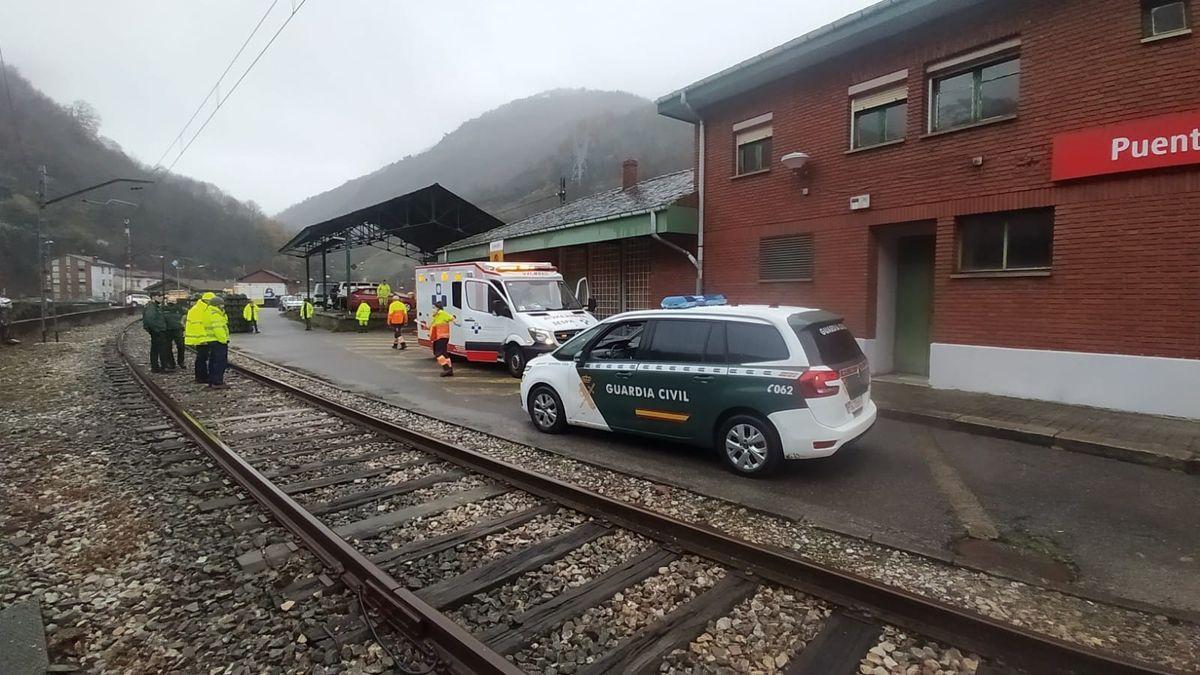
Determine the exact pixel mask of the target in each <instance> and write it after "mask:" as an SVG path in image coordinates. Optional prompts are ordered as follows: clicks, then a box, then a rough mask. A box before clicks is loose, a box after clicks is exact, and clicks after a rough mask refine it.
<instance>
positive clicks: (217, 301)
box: [204, 295, 229, 389]
mask: <svg viewBox="0 0 1200 675" xmlns="http://www.w3.org/2000/svg"><path fill="white" fill-rule="evenodd" d="M204 318H205V328H206V329H207V331H208V338H209V343H208V387H209V389H225V388H227V387H228V386H229V385H227V384H225V367H226V366H227V365H228V364H229V317H228V316H226V314H225V298H222V297H221V296H219V295H218V296H215V297H213V298H212V299H211V300H209V301H208V311H207V312H206V313H205V315H204Z"/></svg>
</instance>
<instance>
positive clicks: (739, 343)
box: [725, 321, 790, 363]
mask: <svg viewBox="0 0 1200 675" xmlns="http://www.w3.org/2000/svg"><path fill="white" fill-rule="evenodd" d="M725 331H726V332H725V336H726V337H725V340H726V345H727V346H726V350H725V351H726V359H727V361H728V362H729V363H756V362H759V361H782V360H784V359H786V358H788V357H789V356H790V354H789V353H788V348H787V343H786V342H784V341H783V336H781V335H780V334H779V329H778V328H776V327H775V326H772V325H770V324H764V323H744V322H741V321H730V322H728V323H726V325H725Z"/></svg>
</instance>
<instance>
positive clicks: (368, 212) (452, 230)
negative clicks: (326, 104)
mask: <svg viewBox="0 0 1200 675" xmlns="http://www.w3.org/2000/svg"><path fill="white" fill-rule="evenodd" d="M503 224H504V222H503V221H501V220H499V219H498V218H496V217H495V216H493V215H491V214H490V213H487V212H486V211H484V210H483V209H481V208H479V207H478V206H475V205H474V204H472V203H471V202H469V201H467V200H465V199H463V198H462V197H459V196H458V195H456V194H454V193H453V192H451V191H449V190H447V189H446V188H444V187H442V186H441V185H440V184H438V183H434V184H433V185H430V186H429V187H424V188H421V189H420V190H416V191H413V192H410V193H408V194H406V195H401V196H399V197H393V198H392V199H389V200H387V201H385V202H380V203H378V204H375V205H374V206H368V207H366V208H361V209H358V210H357V211H352V212H350V213H347V214H345V215H341V216H337V217H336V218H330V219H329V220H326V221H324V222H321V223H316V224H315V225H309V226H308V227H306V228H304V229H303V230H300V232H299V233H297V234H296V236H294V237H292V239H291V241H289V242H288V243H286V244H284V245H283V247H282V248H280V249H279V252H280V253H283V254H286V255H291V256H295V257H298V258H308V257H311V256H314V255H320V254H321V253H330V252H333V251H342V250H345V249H347V248H358V247H360V246H371V247H374V248H378V249H382V250H385V251H393V252H396V253H400V254H402V255H407V256H409V257H412V258H415V259H417V260H421V261H423V262H424V261H432V260H433V259H434V258H435V257H436V251H437V250H438V249H439V248H441V247H443V246H446V245H447V244H450V243H453V242H456V241H458V240H459V239H462V238H464V237H469V236H472V235H475V234H479V233H480V232H486V231H488V230H491V229H493V228H496V227H499V226H501V225H503Z"/></svg>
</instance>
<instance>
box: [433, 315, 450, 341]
mask: <svg viewBox="0 0 1200 675" xmlns="http://www.w3.org/2000/svg"><path fill="white" fill-rule="evenodd" d="M453 321H454V315H453V314H451V313H450V312H447V311H446V310H444V309H439V310H437V311H436V312H434V313H433V317H432V318H430V319H429V339H430V340H441V339H442V338H449V337H450V324H451V323H453Z"/></svg>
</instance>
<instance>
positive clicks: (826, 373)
mask: <svg viewBox="0 0 1200 675" xmlns="http://www.w3.org/2000/svg"><path fill="white" fill-rule="evenodd" d="M840 377H841V375H838V374H837V373H835V372H833V371H832V370H806V371H804V374H803V375H801V376H800V391H801V392H802V393H803V394H804V398H823V397H825V396H833V395H835V394H837V393H838V392H839V391H841V387H839V386H838V385H836V384H830V383H831V382H836V381H837V380H838V379H839V378H840Z"/></svg>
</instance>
